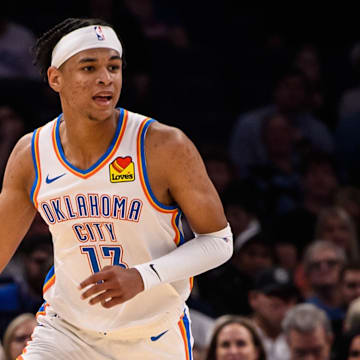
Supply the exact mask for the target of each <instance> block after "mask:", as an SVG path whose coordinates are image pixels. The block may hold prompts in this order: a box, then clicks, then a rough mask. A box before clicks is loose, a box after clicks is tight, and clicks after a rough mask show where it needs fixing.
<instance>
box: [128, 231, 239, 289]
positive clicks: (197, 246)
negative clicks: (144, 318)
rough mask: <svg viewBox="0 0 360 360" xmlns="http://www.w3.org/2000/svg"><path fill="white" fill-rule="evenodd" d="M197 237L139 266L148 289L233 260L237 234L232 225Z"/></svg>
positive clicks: (138, 268) (197, 273)
mask: <svg viewBox="0 0 360 360" xmlns="http://www.w3.org/2000/svg"><path fill="white" fill-rule="evenodd" d="M195 235H196V236H195V238H193V239H191V240H189V241H187V242H186V243H185V244H183V245H181V246H179V247H178V248H176V249H175V250H173V251H172V252H170V253H169V254H166V255H164V256H162V257H160V258H158V259H154V260H152V261H149V262H147V263H144V264H140V265H136V266H135V268H136V269H137V270H138V271H139V273H140V275H141V277H142V279H143V282H144V290H148V289H150V288H152V287H153V286H155V285H158V284H160V283H170V282H174V281H178V280H184V279H187V278H190V277H192V276H195V275H199V274H201V273H203V272H205V271H207V270H210V269H212V268H215V267H217V266H220V265H221V264H223V263H224V262H226V261H227V260H228V259H230V257H231V255H232V253H233V235H232V232H231V228H230V225H229V224H228V225H227V226H226V227H225V228H224V229H222V230H219V231H216V232H213V233H209V234H195Z"/></svg>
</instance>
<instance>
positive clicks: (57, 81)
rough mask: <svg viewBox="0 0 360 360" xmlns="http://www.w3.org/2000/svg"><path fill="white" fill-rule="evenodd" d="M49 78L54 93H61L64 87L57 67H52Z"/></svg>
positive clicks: (49, 69) (48, 74)
mask: <svg viewBox="0 0 360 360" xmlns="http://www.w3.org/2000/svg"><path fill="white" fill-rule="evenodd" d="M47 77H48V82H49V85H50V87H51V88H52V89H53V90H54V91H56V92H59V91H60V89H61V85H62V76H61V72H60V70H59V69H57V68H56V67H55V66H50V67H49V68H48V71H47Z"/></svg>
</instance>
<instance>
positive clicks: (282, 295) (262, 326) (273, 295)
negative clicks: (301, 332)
mask: <svg viewBox="0 0 360 360" xmlns="http://www.w3.org/2000/svg"><path fill="white" fill-rule="evenodd" d="M297 300H298V291H297V289H296V287H295V285H294V283H293V281H292V278H291V276H290V273H289V272H287V271H286V270H285V269H283V268H279V267H273V268H270V269H267V270H264V271H263V272H261V273H259V274H258V276H257V277H256V279H255V285H254V288H253V290H251V291H250V293H249V302H250V305H251V307H252V309H253V315H252V319H253V320H254V323H255V324H256V326H257V330H258V332H259V334H260V337H261V340H262V343H263V345H264V348H265V352H266V355H267V359H269V360H288V359H290V356H289V355H290V354H289V349H288V345H287V343H286V341H285V337H284V334H283V332H282V328H281V322H282V320H283V318H284V316H285V314H286V313H287V311H288V310H289V309H291V308H292V307H293V306H294V305H295V304H296V303H297Z"/></svg>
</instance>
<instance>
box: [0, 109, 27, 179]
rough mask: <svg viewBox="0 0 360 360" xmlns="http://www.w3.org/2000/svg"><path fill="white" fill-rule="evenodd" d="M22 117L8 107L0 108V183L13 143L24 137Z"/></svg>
mask: <svg viewBox="0 0 360 360" xmlns="http://www.w3.org/2000/svg"><path fill="white" fill-rule="evenodd" d="M24 130H25V125H24V120H23V118H22V116H21V115H20V114H19V113H18V112H17V111H16V110H15V109H14V108H12V107H10V106H6V105H3V106H0V177H1V181H0V183H2V179H3V175H4V171H5V165H6V162H7V159H8V158H9V155H10V152H11V150H12V149H13V147H14V145H15V143H16V142H17V141H18V140H19V139H20V137H21V136H22V135H24Z"/></svg>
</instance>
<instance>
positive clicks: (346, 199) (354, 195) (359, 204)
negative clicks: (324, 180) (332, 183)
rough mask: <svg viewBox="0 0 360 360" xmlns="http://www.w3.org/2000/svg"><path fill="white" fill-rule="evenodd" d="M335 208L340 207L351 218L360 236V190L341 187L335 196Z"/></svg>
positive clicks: (347, 186)
mask: <svg viewBox="0 0 360 360" xmlns="http://www.w3.org/2000/svg"><path fill="white" fill-rule="evenodd" d="M335 206H340V207H342V208H343V209H345V210H346V211H347V213H348V214H349V215H350V216H351V219H352V221H353V222H354V224H355V227H356V233H357V234H360V189H359V188H358V187H355V186H350V185H345V186H341V187H340V188H339V189H338V191H337V192H336V194H335Z"/></svg>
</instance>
